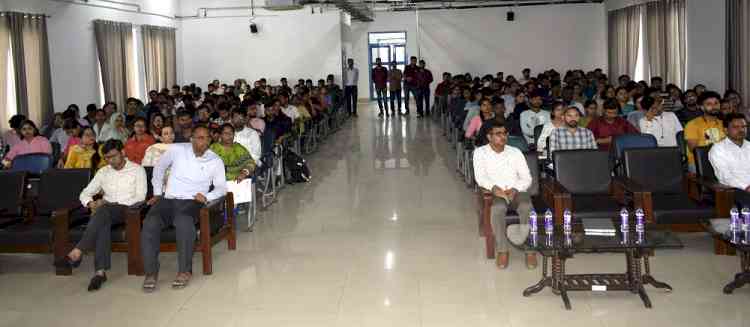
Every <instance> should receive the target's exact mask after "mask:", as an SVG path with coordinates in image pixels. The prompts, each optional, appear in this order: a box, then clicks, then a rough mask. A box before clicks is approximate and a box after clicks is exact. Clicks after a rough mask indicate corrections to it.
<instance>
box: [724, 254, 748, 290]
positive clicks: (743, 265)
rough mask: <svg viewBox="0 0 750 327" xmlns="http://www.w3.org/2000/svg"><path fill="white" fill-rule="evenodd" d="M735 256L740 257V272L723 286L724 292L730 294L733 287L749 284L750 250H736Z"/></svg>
mask: <svg viewBox="0 0 750 327" xmlns="http://www.w3.org/2000/svg"><path fill="white" fill-rule="evenodd" d="M737 256H738V257H740V269H741V272H740V273H737V274H735V275H734V280H733V281H732V282H731V283H729V284H727V286H724V294H732V292H734V290H735V289H738V288H740V287H742V286H745V284H750V252H746V251H742V252H740V251H738V253H737Z"/></svg>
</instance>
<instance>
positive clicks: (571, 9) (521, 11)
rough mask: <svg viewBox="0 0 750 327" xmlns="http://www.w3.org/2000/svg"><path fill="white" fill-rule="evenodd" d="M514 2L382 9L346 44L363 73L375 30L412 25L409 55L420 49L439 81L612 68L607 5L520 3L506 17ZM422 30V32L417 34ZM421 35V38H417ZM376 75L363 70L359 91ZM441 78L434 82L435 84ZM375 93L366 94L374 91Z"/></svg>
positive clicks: (354, 28)
mask: <svg viewBox="0 0 750 327" xmlns="http://www.w3.org/2000/svg"><path fill="white" fill-rule="evenodd" d="M507 11H508V8H482V9H463V10H430V11H421V12H420V13H419V28H417V23H416V17H415V15H416V14H415V12H378V13H377V15H376V18H375V21H374V22H370V23H363V22H353V23H352V26H351V32H350V35H349V36H348V38H347V40H345V42H350V43H351V44H352V52H351V55H352V56H353V58H354V60H355V62H357V63H358V64H359V66H360V70H362V71H364V69H363V67H366V64H367V60H368V54H367V51H368V44H367V43H368V32H383V31H406V33H407V55H408V56H412V55H414V56H417V52H418V51H417V50H418V48H419V49H420V51H419V52H420V53H421V56H422V58H424V59H425V61H426V62H427V67H428V68H429V69H430V70H432V73H433V75H434V76H435V79H436V80H439V79H440V75H441V74H442V72H444V71H449V72H471V73H473V74H477V73H481V74H486V73H492V74H494V73H496V72H498V71H503V72H505V73H506V75H507V74H513V75H515V76H520V75H521V69H522V68H524V67H529V68H531V69H532V74H535V73H538V72H540V71H542V70H544V69H549V68H555V69H557V70H558V71H563V72H564V70H566V69H572V68H581V69H594V68H602V69H604V70H605V71H606V69H607V54H606V53H607V51H606V50H607V49H606V44H607V33H606V17H605V9H604V5H603V4H581V5H552V6H533V7H519V8H514V9H513V11H514V12H515V14H516V20H515V21H513V22H508V21H506V18H505V14H506V12H507ZM417 33H419V35H418V37H417ZM417 38H418V39H419V42H417ZM368 82H369V76H368V74H366V73H363V74H360V80H359V87H360V90H368V89H369V88H368V87H367V83H368ZM435 85H437V83H434V84H433V87H434V86H435ZM367 93H368V91H365V92H360V97H367V96H368V94H367Z"/></svg>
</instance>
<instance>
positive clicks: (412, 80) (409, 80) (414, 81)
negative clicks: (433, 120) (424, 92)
mask: <svg viewBox="0 0 750 327" xmlns="http://www.w3.org/2000/svg"><path fill="white" fill-rule="evenodd" d="M409 93H411V94H413V95H414V98H415V100H417V112H422V102H421V101H419V100H420V98H419V67H418V66H417V57H415V56H411V58H409V66H406V68H404V107H405V108H406V111H405V112H404V116H408V115H409Z"/></svg>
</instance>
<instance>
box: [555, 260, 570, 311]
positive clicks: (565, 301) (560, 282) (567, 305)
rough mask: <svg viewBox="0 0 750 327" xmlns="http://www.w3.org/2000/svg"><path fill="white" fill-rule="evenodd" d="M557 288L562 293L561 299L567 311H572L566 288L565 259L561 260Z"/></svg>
mask: <svg viewBox="0 0 750 327" xmlns="http://www.w3.org/2000/svg"><path fill="white" fill-rule="evenodd" d="M557 287H558V289H559V291H560V297H561V298H562V300H563V304H564V305H565V310H571V309H572V307H571V305H570V298H568V291H567V289H566V286H565V259H560V269H559V274H558V276H557Z"/></svg>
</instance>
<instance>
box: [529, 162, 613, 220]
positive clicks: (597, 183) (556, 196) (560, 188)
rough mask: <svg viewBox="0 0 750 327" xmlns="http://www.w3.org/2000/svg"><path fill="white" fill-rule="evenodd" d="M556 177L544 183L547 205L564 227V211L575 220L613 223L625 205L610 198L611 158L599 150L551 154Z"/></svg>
mask: <svg viewBox="0 0 750 327" xmlns="http://www.w3.org/2000/svg"><path fill="white" fill-rule="evenodd" d="M552 161H553V163H554V168H553V169H554V177H552V178H547V179H546V180H545V181H544V182H543V183H542V188H543V195H544V201H545V202H546V203H547V205H548V206H549V207H551V208H554V210H553V213H554V216H555V223H556V224H562V214H563V211H564V210H565V209H570V210H571V211H572V212H573V217H574V218H575V219H580V218H601V219H611V218H612V217H613V216H614V215H616V214H617V212H618V211H619V209H620V208H621V207H622V205H624V204H625V203H622V199H616V198H615V197H614V196H612V195H611V178H610V170H609V154H608V153H607V152H604V151H599V150H560V151H555V152H554V153H552Z"/></svg>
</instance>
